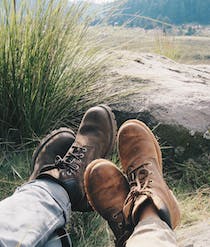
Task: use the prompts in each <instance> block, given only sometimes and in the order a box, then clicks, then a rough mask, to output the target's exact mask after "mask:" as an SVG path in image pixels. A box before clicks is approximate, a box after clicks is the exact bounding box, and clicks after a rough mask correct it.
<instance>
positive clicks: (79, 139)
mask: <svg viewBox="0 0 210 247" xmlns="http://www.w3.org/2000/svg"><path fill="white" fill-rule="evenodd" d="M116 129H117V126H116V121H115V117H114V114H113V113H112V111H111V109H110V108H109V107H108V106H106V105H100V106H96V107H92V108H90V109H89V110H88V111H87V112H86V113H85V115H84V117H83V119H82V122H81V124H80V127H79V130H78V132H77V135H76V139H75V142H74V143H73V144H72V146H71V148H70V149H69V150H68V151H67V153H66V155H65V156H64V157H63V158H62V157H60V156H57V157H56V160H55V164H53V165H48V166H47V167H44V168H43V169H42V170H41V174H40V175H39V177H43V176H46V173H47V174H48V175H52V176H53V177H54V178H56V181H57V182H58V183H60V184H61V185H62V186H63V187H64V188H65V189H66V191H67V193H68V194H69V198H70V201H71V204H72V210H74V211H82V212H85V211H90V210H92V208H91V207H90V205H89V203H88V202H87V199H86V195H85V192H84V178H83V176H84V172H85V169H86V166H87V165H88V164H89V163H90V162H91V161H93V160H95V159H97V158H104V157H106V156H107V155H108V154H110V152H111V151H112V148H113V145H114V143H115V138H116ZM55 169H56V172H55V171H51V170H55Z"/></svg>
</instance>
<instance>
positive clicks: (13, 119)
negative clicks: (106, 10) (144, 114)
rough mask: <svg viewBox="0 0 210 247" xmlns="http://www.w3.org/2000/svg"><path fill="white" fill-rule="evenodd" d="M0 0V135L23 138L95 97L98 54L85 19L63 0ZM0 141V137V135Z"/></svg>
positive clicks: (66, 118) (71, 115)
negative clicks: (88, 37) (88, 39)
mask: <svg viewBox="0 0 210 247" xmlns="http://www.w3.org/2000/svg"><path fill="white" fill-rule="evenodd" d="M14 4H15V1H12V0H11V1H8V0H3V1H2V2H1V4H0V138H2V139H6V140H7V141H10V143H11V141H12V143H13V144H14V143H15V142H16V143H21V142H25V141H26V139H28V138H29V139H32V138H34V137H36V136H40V135H42V134H45V133H46V132H47V131H49V130H51V129H53V128H56V127H58V126H61V125H65V124H67V123H68V124H75V123H74V121H75V116H77V115H78V113H79V112H80V111H82V110H83V109H84V108H85V107H87V106H88V105H89V104H90V102H91V99H94V101H96V99H95V95H94V93H93V92H92V91H91V89H92V86H93V85H94V83H95V82H96V81H97V79H98V77H99V72H100V70H101V62H102V60H103V58H102V56H99V52H100V48H99V46H96V44H92V43H90V42H89V43H88V42H87V30H88V25H89V23H90V21H91V20H90V18H89V17H88V16H87V15H86V7H85V6H84V5H82V4H79V5H78V4H69V1H65V0H60V1H55V0H52V1H45V0H37V1H33V2H31V1H28V0H22V1H18V2H17V6H15V5H14ZM1 141H2V140H1Z"/></svg>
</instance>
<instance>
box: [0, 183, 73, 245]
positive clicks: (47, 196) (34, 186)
mask: <svg viewBox="0 0 210 247" xmlns="http://www.w3.org/2000/svg"><path fill="white" fill-rule="evenodd" d="M70 210H71V204H70V201H69V197H68V194H67V192H66V191H65V190H64V188H63V187H62V186H60V185H59V184H56V183H55V182H53V181H50V180H45V179H39V180H34V181H31V182H29V183H26V184H24V185H23V186H21V187H19V188H17V190H16V191H15V193H14V194H13V195H12V196H10V197H8V198H6V199H4V200H3V201H1V202H0V246H1V247H17V246H18V247H35V246H36V247H37V246H38V247H39V246H45V247H61V241H60V239H59V237H58V236H57V234H56V230H58V229H61V228H63V227H65V225H66V223H67V222H68V219H69V212H70Z"/></svg>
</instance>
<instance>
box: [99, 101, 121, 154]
mask: <svg viewBox="0 0 210 247" xmlns="http://www.w3.org/2000/svg"><path fill="white" fill-rule="evenodd" d="M99 106H100V107H102V108H103V109H104V110H106V112H107V115H108V116H109V121H110V123H111V126H112V128H111V130H112V140H111V142H110V145H109V149H108V150H107V151H106V153H105V157H107V156H108V155H110V154H111V153H112V150H113V147H114V144H115V142H116V138H117V121H116V118H115V115H114V113H113V112H112V109H111V108H110V107H109V106H107V105H99Z"/></svg>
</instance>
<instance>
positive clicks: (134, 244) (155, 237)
mask: <svg viewBox="0 0 210 247" xmlns="http://www.w3.org/2000/svg"><path fill="white" fill-rule="evenodd" d="M139 243H140V245H139ZM138 246H141V247H149V246H160V247H177V241H176V238H175V235H174V232H173V230H172V229H171V228H170V227H169V226H168V225H167V224H166V223H165V222H164V221H162V220H161V219H160V218H159V216H158V214H157V211H156V208H155V207H154V205H153V204H149V205H147V206H145V209H144V210H143V211H142V213H141V216H140V218H139V223H138V224H137V225H136V226H135V228H134V231H133V233H132V235H131V236H130V238H129V239H128V240H127V242H126V247H138Z"/></svg>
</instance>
